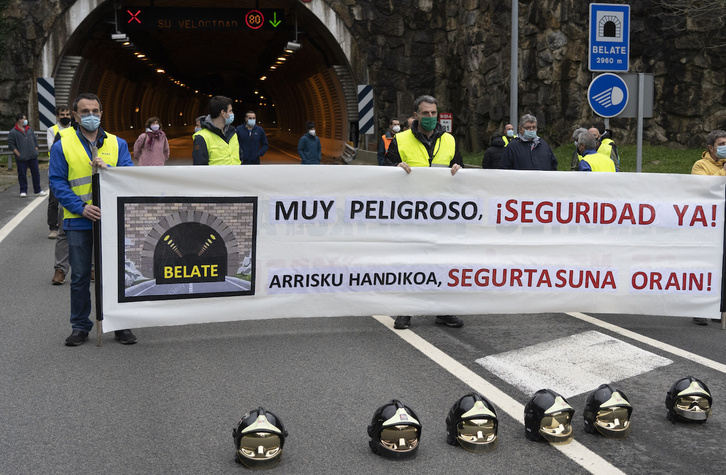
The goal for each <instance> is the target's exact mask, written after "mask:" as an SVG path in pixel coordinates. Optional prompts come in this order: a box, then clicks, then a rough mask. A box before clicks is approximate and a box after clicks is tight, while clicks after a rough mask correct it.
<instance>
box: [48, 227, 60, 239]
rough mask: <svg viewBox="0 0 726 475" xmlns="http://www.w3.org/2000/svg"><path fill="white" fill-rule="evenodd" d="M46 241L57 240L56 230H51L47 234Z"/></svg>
mask: <svg viewBox="0 0 726 475" xmlns="http://www.w3.org/2000/svg"><path fill="white" fill-rule="evenodd" d="M48 239H58V230H57V229H51V230H50V233H48Z"/></svg>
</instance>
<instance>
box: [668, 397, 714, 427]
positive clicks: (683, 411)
mask: <svg viewBox="0 0 726 475" xmlns="http://www.w3.org/2000/svg"><path fill="white" fill-rule="evenodd" d="M673 410H675V411H676V414H678V415H679V416H681V417H683V418H684V419H689V420H692V421H705V420H706V419H708V416H709V415H710V414H711V403H710V402H708V399H706V398H705V397H702V396H680V397H678V398H677V399H676V403H675V404H674V405H673Z"/></svg>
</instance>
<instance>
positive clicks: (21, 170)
mask: <svg viewBox="0 0 726 475" xmlns="http://www.w3.org/2000/svg"><path fill="white" fill-rule="evenodd" d="M15 164H16V165H17V166H18V183H20V192H21V193H27V192H28V168H30V175H31V176H32V177H33V192H34V193H40V192H41V191H42V189H41V188H40V169H39V168H38V159H37V158H34V159H33V160H15Z"/></svg>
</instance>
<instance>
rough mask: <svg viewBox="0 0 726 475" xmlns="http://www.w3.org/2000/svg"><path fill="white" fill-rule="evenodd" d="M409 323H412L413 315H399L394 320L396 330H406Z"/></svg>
mask: <svg viewBox="0 0 726 475" xmlns="http://www.w3.org/2000/svg"><path fill="white" fill-rule="evenodd" d="M409 325H411V315H399V316H397V317H396V321H395V322H393V328H395V329H396V330H405V329H406V328H408V327H409Z"/></svg>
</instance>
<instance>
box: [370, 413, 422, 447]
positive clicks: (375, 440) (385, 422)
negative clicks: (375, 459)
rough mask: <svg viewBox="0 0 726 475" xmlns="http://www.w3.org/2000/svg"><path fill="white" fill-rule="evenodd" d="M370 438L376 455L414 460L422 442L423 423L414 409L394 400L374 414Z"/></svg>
mask: <svg viewBox="0 0 726 475" xmlns="http://www.w3.org/2000/svg"><path fill="white" fill-rule="evenodd" d="M368 436H369V437H370V438H371V440H370V442H368V445H370V447H371V450H372V451H373V453H375V454H378V455H382V456H384V457H386V458H390V459H396V460H401V459H406V458H413V457H415V456H416V451H417V450H418V443H419V440H421V423H419V421H418V417H417V416H416V413H415V412H413V409H411V408H410V407H408V406H407V405H405V404H403V403H402V402H401V401H399V400H398V399H393V400H391V402H388V403H386V404H384V405H382V406H381V407H379V408H378V409H377V410H376V412H375V414H373V420H371V425H369V426H368Z"/></svg>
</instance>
